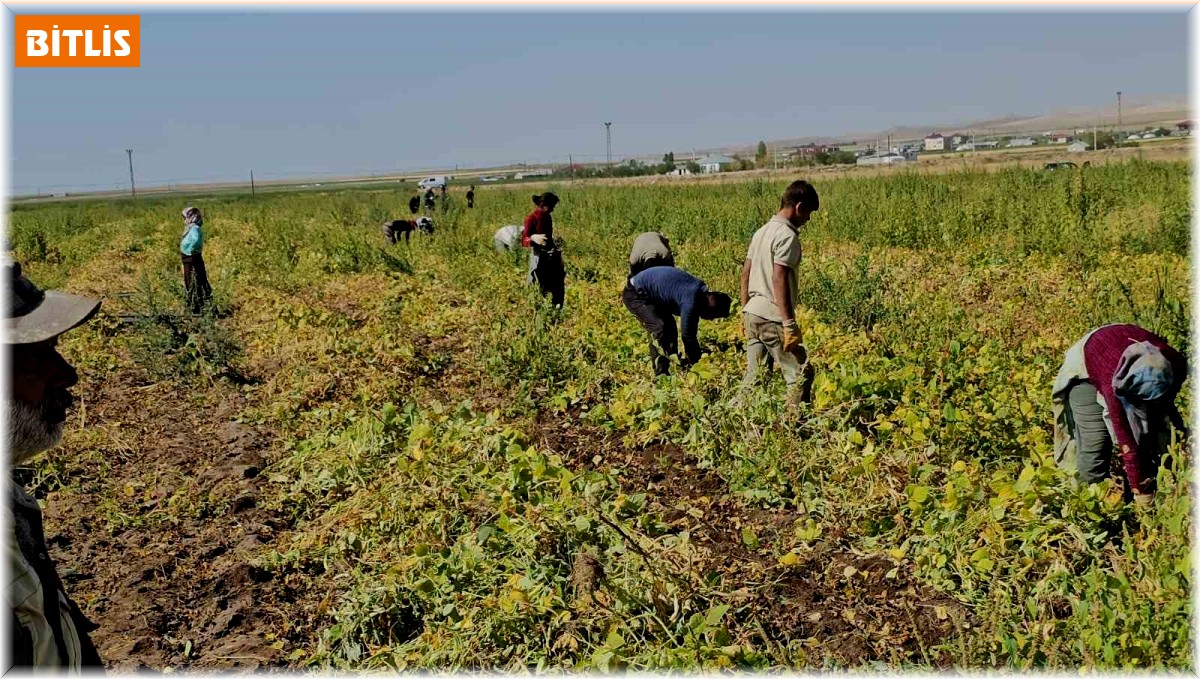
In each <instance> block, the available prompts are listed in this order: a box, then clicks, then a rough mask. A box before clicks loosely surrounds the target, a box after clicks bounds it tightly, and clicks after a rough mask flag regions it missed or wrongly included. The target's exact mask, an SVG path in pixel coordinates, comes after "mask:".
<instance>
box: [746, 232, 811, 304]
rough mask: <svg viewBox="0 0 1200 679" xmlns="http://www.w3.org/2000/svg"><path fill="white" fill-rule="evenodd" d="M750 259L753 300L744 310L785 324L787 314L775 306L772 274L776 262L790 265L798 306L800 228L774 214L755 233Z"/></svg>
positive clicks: (791, 289) (791, 287)
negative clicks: (784, 314)
mask: <svg viewBox="0 0 1200 679" xmlns="http://www.w3.org/2000/svg"><path fill="white" fill-rule="evenodd" d="M746 259H749V260H750V285H749V290H750V301H748V302H747V303H746V306H745V307H744V308H743V309H742V312H743V313H750V314H754V315H755V316H759V317H762V318H765V319H767V320H768V321H775V322H776V323H782V322H783V317H782V316H781V315H780V314H779V307H777V306H776V305H775V290H774V289H773V288H772V286H771V276H772V273H773V269H774V265H775V264H781V265H783V266H786V267H787V268H788V275H787V283H788V294H789V295H790V296H791V298H792V300H791V301H792V306H793V307H795V306H796V286H797V276H796V269H797V268H798V267H799V266H800V236H799V235H798V234H797V233H796V228H795V227H793V226H792V225H791V223H790V222H788V220H786V219H784V218H782V217H779V216H775V217H772V218H771V219H770V221H768V222H767V223H766V224H763V225H762V226H761V227H759V229H758V231H755V232H754V237H753V238H751V239H750V249H749V250H747V252H746Z"/></svg>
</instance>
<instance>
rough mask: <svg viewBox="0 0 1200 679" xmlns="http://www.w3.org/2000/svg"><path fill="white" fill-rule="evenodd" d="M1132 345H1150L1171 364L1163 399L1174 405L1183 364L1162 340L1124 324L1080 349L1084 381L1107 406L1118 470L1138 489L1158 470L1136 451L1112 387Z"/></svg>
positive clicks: (1110, 328) (1147, 456) (1096, 334)
mask: <svg viewBox="0 0 1200 679" xmlns="http://www.w3.org/2000/svg"><path fill="white" fill-rule="evenodd" d="M1135 342H1149V343H1150V344H1153V345H1154V346H1155V347H1156V348H1158V350H1159V351H1161V352H1162V353H1163V356H1165V357H1166V359H1167V360H1168V361H1170V362H1171V372H1172V374H1173V375H1174V378H1175V386H1174V389H1173V391H1172V392H1171V393H1169V394H1167V395H1166V396H1165V397H1164V398H1170V399H1171V400H1172V401H1174V399H1175V395H1176V394H1177V393H1179V387H1180V386H1181V385H1182V384H1183V381H1184V379H1185V378H1186V377H1187V360H1186V359H1185V358H1184V357H1183V355H1182V354H1180V353H1179V352H1178V351H1176V350H1175V349H1173V348H1172V347H1171V345H1169V344H1167V341H1166V340H1164V339H1163V338H1161V337H1159V336H1158V335H1155V334H1154V333H1152V332H1150V331H1149V330H1146V329H1144V328H1140V327H1138V326H1136V325H1124V324H1118V325H1108V326H1105V327H1103V328H1100V329H1099V330H1097V331H1096V332H1094V333H1092V335H1091V337H1088V340H1087V343H1086V344H1084V345H1083V362H1084V364H1085V365H1086V366H1087V374H1088V381H1089V382H1091V383H1092V385H1093V386H1095V387H1096V391H1098V392H1100V395H1101V396H1102V397H1103V398H1104V403H1105V405H1107V406H1108V416H1109V419H1110V420H1112V425H1113V434H1114V435H1115V436H1116V439H1117V440H1116V444H1117V448H1118V450H1120V451H1121V466H1122V467H1123V468H1124V469H1125V477H1126V478H1128V479H1129V485H1130V487H1131V488H1137V489H1141V488H1143V486H1144V484H1145V483H1146V481H1147V480H1149V479H1152V478H1154V476H1155V475H1156V474H1157V473H1158V470H1157V469H1154V468H1153V466H1154V465H1153V457H1154V456H1153V455H1150V454H1148V451H1142V450H1139V449H1138V446H1137V443H1136V442H1135V441H1134V439H1133V430H1132V429H1131V428H1130V426H1129V421H1128V420H1127V419H1126V418H1125V408H1124V407H1123V406H1122V405H1121V402H1120V401H1119V400H1118V399H1117V394H1116V392H1115V391H1114V390H1113V385H1112V378H1113V374H1114V373H1116V372H1117V364H1119V363H1120V362H1121V354H1123V353H1125V349H1127V348H1128V347H1129V345H1131V344H1133V343H1135Z"/></svg>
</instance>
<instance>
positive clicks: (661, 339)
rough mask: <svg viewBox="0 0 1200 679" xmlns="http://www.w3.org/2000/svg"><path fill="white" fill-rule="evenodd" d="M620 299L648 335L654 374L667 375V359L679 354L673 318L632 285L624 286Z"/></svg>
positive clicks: (669, 366) (669, 363)
mask: <svg viewBox="0 0 1200 679" xmlns="http://www.w3.org/2000/svg"><path fill="white" fill-rule="evenodd" d="M621 299H622V301H624V302H625V308H626V309H629V311H630V313H632V314H633V315H634V316H636V317H637V319H638V321H639V322H641V324H642V327H643V328H645V329H646V332H648V333H650V362H651V363H652V364H653V365H654V374H655V375H667V374H669V373H670V372H671V360H670V358H669V357H670V356H674V355H676V354H678V353H679V332H678V331H677V330H676V329H675V316H674V315H673V314H672V313H671V312H670V311H667V310H666V309H664V308H662V307H660V306H658V305H656V304H654V302H652V301H650V299H649V298H648V297H646V295H644V294H643V293H641V292H638V290H637V289H636V288H634V287H633V286H632V285H628V284H627V285H626V286H625V292H623V293H621Z"/></svg>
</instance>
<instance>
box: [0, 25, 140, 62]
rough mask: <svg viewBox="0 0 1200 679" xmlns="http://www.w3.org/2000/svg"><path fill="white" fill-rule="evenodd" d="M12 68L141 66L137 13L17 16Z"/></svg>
mask: <svg viewBox="0 0 1200 679" xmlns="http://www.w3.org/2000/svg"><path fill="white" fill-rule="evenodd" d="M15 19H16V23H15V26H14V31H13V43H14V47H15V48H16V51H17V54H16V60H15V61H14V64H13V65H14V66H16V67H18V68H22V67H24V68H28V67H60V68H61V67H67V68H79V67H100V68H113V67H127V68H137V67H139V66H141V65H142V50H141V38H142V32H141V28H142V18H141V17H140V16H139V15H137V14H18V15H17V16H16V17H15Z"/></svg>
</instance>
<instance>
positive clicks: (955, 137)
mask: <svg viewBox="0 0 1200 679" xmlns="http://www.w3.org/2000/svg"><path fill="white" fill-rule="evenodd" d="M966 140H967V135H965V134H952V135H950V143H951V144H952V145H954V146H958V145H959V144H961V143H963V142H965V141H966Z"/></svg>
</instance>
